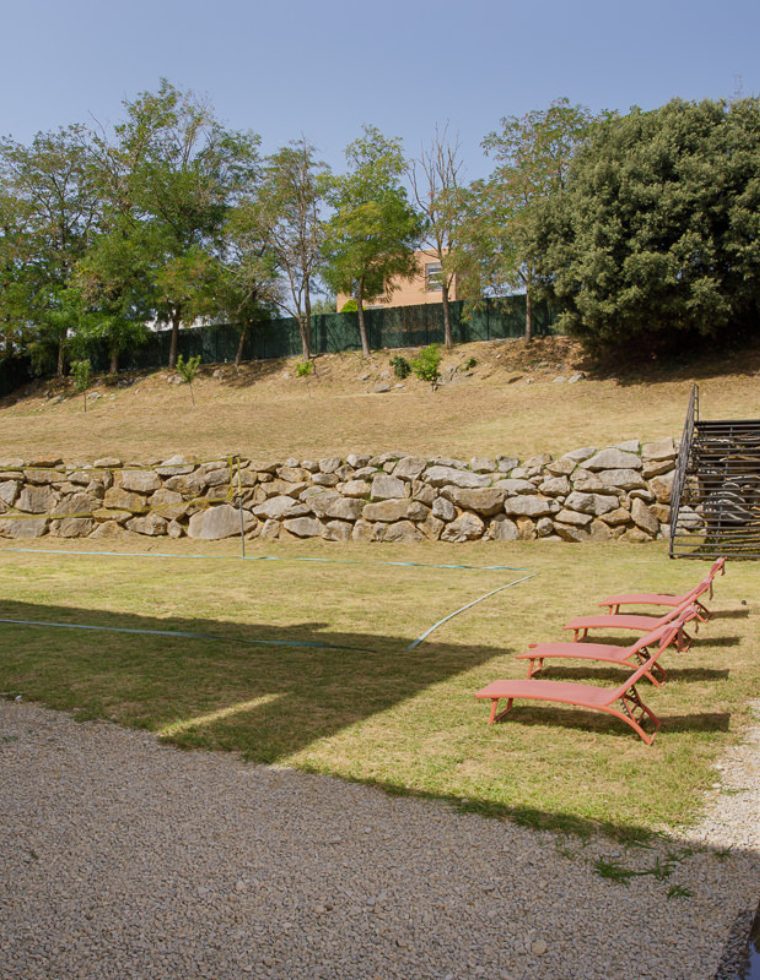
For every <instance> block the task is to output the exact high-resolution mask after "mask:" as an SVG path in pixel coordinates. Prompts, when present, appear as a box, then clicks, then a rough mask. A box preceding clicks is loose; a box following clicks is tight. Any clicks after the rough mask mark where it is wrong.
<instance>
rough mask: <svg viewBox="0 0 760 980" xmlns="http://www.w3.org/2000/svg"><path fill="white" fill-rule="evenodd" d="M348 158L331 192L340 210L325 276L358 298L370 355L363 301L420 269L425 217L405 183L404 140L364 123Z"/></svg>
mask: <svg viewBox="0 0 760 980" xmlns="http://www.w3.org/2000/svg"><path fill="white" fill-rule="evenodd" d="M346 160H347V162H348V170H347V172H346V173H345V174H342V175H341V176H338V177H335V178H334V179H333V181H332V184H331V189H330V194H329V200H330V203H331V204H332V206H333V207H334V209H335V212H334V214H333V216H332V217H331V218H330V220H329V221H328V223H327V227H326V232H325V246H324V253H325V259H326V266H325V270H324V278H325V281H326V282H327V284H328V286H330V287H331V288H332V289H334V290H335V291H336V292H342V293H348V294H349V295H350V296H353V297H354V299H355V300H356V309H357V318H358V323H359V336H360V339H361V345H362V353H363V354H364V356H365V357H368V356H369V337H368V335H367V328H366V324H365V320H364V303H365V301H366V300H371V299H373V298H375V297H377V296H380V295H382V294H383V293H384V292H386V291H387V290H388V289H391V288H393V286H392V280H393V279H394V278H396V279H397V278H399V277H410V276H412V275H414V273H415V272H416V271H417V265H416V260H415V256H414V249H415V247H416V246H417V244H418V243H419V240H420V235H421V220H420V216H419V215H418V214H417V213H416V212H415V210H414V208H413V207H412V206H411V204H410V202H409V200H408V198H407V194H406V190H405V189H404V188H403V186H402V184H401V178H402V176H403V174H404V171H405V167H406V164H405V161H404V155H403V151H402V148H401V140H399V139H389V138H387V137H386V136H383V134H382V133H381V132H380V130H379V129H377V128H376V127H374V126H365V127H364V133H363V135H362V136H360V137H359V138H358V139H356V140H354V142H353V143H350V144H349V146H348V147H347V148H346Z"/></svg>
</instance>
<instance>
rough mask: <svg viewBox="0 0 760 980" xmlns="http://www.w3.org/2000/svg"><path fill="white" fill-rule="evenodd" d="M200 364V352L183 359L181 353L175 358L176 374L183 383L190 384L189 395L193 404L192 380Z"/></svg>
mask: <svg viewBox="0 0 760 980" xmlns="http://www.w3.org/2000/svg"><path fill="white" fill-rule="evenodd" d="M200 366H201V355H200V354H196V355H195V357H188V359H187V360H185V359H184V358H183V356H182V355H181V354H180V355H179V357H178V358H177V374H178V375H179V376H180V378H182V381H183V383H184V384H186V385H190V397H191V398H192V400H193V405H194V404H195V395H194V393H193V381H194V380H195V377H196V375H197V374H198V371H199V370H200Z"/></svg>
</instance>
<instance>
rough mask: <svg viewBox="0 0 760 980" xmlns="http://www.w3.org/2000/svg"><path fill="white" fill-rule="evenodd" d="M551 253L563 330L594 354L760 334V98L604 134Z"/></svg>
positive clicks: (695, 106) (647, 117) (561, 210)
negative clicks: (693, 338) (698, 337)
mask: <svg viewBox="0 0 760 980" xmlns="http://www.w3.org/2000/svg"><path fill="white" fill-rule="evenodd" d="M545 247H546V249H547V255H548V258H549V261H550V263H551V266H552V267H553V268H554V270H555V278H554V289H555V291H556V294H557V296H558V297H559V298H560V300H562V301H563V302H564V304H565V311H564V313H563V315H562V317H561V322H562V323H563V324H564V326H565V327H566V328H567V329H568V330H569V331H571V332H573V333H574V334H576V335H577V336H579V337H580V338H582V339H583V340H584V341H585V342H586V343H587V344H588V345H589V346H591V347H595V348H602V347H608V348H609V347H618V348H620V347H625V346H627V347H629V348H634V347H637V348H638V349H642V347H646V348H648V347H650V346H665V345H667V346H671V347H672V346H674V345H675V344H678V343H682V342H683V341H682V338H683V337H684V335H688V334H689V333H692V334H702V335H705V336H713V337H717V336H725V335H726V334H727V333H728V332H729V331H731V330H733V331H745V332H747V331H754V332H755V333H756V332H757V329H758V327H757V324H758V316H759V315H760V99H758V98H748V99H742V100H739V101H736V102H733V103H730V104H729V103H726V102H714V101H704V102H700V103H693V102H685V101H681V100H674V101H672V102H669V103H668V104H667V105H665V106H662V107H661V108H659V109H655V110H653V111H651V112H643V111H642V110H640V109H634V110H633V111H632V112H630V113H629V114H628V115H626V116H617V115H613V116H610V117H608V118H606V119H604V120H602V121H600V122H599V123H597V124H596V125H595V126H594V127H593V129H592V130H591V132H590V134H589V138H588V140H587V143H586V145H585V146H584V148H583V149H582V151H581V152H579V153H578V155H577V157H576V159H575V160H574V161H573V163H572V166H571V169H570V174H569V179H568V181H567V186H566V188H565V190H564V192H563V193H562V195H561V196H560V197H559V198H558V200H557V202H556V206H555V207H554V209H553V212H552V221H551V223H550V226H549V228H548V231H547V236H546V241H545Z"/></svg>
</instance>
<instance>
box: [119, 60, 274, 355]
mask: <svg viewBox="0 0 760 980" xmlns="http://www.w3.org/2000/svg"><path fill="white" fill-rule="evenodd" d="M125 109H126V116H127V118H126V121H125V122H123V123H122V124H120V125H119V126H117V127H116V146H115V147H114V148H113V151H112V153H111V154H110V158H111V159H112V160H115V161H116V166H115V167H114V168H113V169H114V173H115V175H116V176H115V179H114V181H113V187H114V193H115V194H116V195H118V197H119V199H120V201H121V202H122V205H121V206H122V207H124V208H128V209H129V210H130V212H131V213H132V214H133V215H134V216H135V217H136V219H138V220H139V222H140V223H141V225H142V226H143V227H144V228H147V229H148V230H149V234H147V235H144V236H142V237H141V242H142V243H143V244H145V245H146V246H148V258H149V260H150V261H151V262H152V263H153V265H154V275H153V282H154V285H155V303H156V314H157V316H158V319H159V320H162V321H164V322H166V323H168V324H169V325H170V327H171V344H170V350H169V367H174V366H175V365H176V361H177V342H178V337H179V330H180V326H181V324H182V323H183V322H185V323H187V322H192V321H193V320H194V319H195V318H196V317H198V316H204V315H211V314H212V313H213V312H214V311H215V304H214V298H213V293H212V288H213V285H214V283H215V281H216V277H215V259H216V257H217V254H218V251H219V248H220V245H221V237H222V234H223V228H224V225H225V221H226V219H227V216H228V214H229V211H230V209H231V208H232V207H233V206H234V205H235V203H237V201H238V200H239V199H240V198H241V197H242V195H243V194H244V193H245V192H246V191H247V190H248V188H249V186H250V185H251V183H252V182H253V181H255V180H256V178H257V176H258V173H259V158H258V146H259V142H260V140H259V137H258V136H256V135H254V134H252V133H240V132H233V131H230V130H227V129H225V128H224V127H223V126H222V125H221V124H220V123H219V122H218V120H217V119H216V118H215V116H214V114H213V112H212V110H211V109H210V108H209V107H208V106H206V105H204V104H203V103H202V102H200V101H199V100H197V99H196V98H195V97H194V96H193V95H192V94H191V93H187V92H184V93H183V92H180V91H179V90H178V89H176V88H174V86H172V85H171V84H170V83H169V82H168V81H166V80H165V79H164V80H163V81H162V82H161V85H160V88H159V90H158V92H156V93H150V92H144V93H142V94H141V95H139V96H138V97H137V99H135V100H134V101H133V102H127V103H125Z"/></svg>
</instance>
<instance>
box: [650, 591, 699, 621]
mask: <svg viewBox="0 0 760 980" xmlns="http://www.w3.org/2000/svg"><path fill="white" fill-rule="evenodd" d="M695 598H696V597H695V596H693V595H689V597H688V598H687V599H684V601H683V602H682V603H681V605H680V606H676V607H675V608H674V609H671V610H670V612H667V613H665V615H664V616H660V618H659V619H658V620H657V625H658V626H666V625H667V624H668V623H674V622H675V621H676V620H677V619H681V618H683V617H688V618H684V622H686V623H688V622H691V620H692V619H696V617H697V616H698V615H699V609H698V608H697V607H696V606H695V605H693V602H694V599H695Z"/></svg>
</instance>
